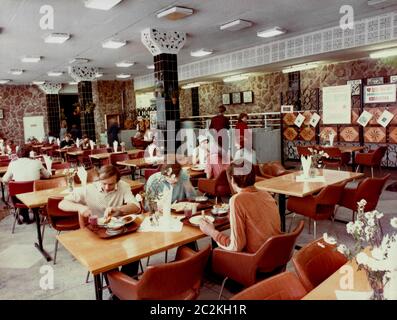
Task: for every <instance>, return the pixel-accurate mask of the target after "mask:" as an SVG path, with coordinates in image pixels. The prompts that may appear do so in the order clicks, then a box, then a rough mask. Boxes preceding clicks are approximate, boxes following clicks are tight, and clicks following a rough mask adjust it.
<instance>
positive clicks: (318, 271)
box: [292, 238, 347, 292]
mask: <svg viewBox="0 0 397 320" xmlns="http://www.w3.org/2000/svg"><path fill="white" fill-rule="evenodd" d="M318 243H321V246H320V245H319V244H318ZM346 262H347V259H346V257H345V256H344V255H343V254H341V253H339V252H338V251H336V250H335V246H332V245H329V244H327V243H326V242H324V240H323V239H322V238H320V239H318V240H315V241H313V242H311V243H309V244H308V245H306V246H304V247H303V248H302V249H300V250H299V251H298V252H297V253H296V254H295V255H294V256H293V257H292V263H293V264H294V267H295V271H296V273H297V275H298V277H299V279H300V281H301V283H302V284H303V286H304V287H305V288H306V290H307V291H308V292H309V291H311V290H313V289H314V288H315V287H317V286H318V285H319V284H320V283H321V282H323V281H324V280H325V279H327V278H328V277H329V276H330V275H331V274H333V273H334V272H335V271H337V270H338V269H339V268H340V267H341V266H343V265H344V264H345V263H346Z"/></svg>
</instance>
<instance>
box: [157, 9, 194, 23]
mask: <svg viewBox="0 0 397 320" xmlns="http://www.w3.org/2000/svg"><path fill="white" fill-rule="evenodd" d="M191 14H193V9H190V8H184V7H172V8H169V9H165V10H163V11H161V12H159V13H158V14H157V18H167V19H170V20H178V19H182V18H184V17H187V16H190V15H191Z"/></svg>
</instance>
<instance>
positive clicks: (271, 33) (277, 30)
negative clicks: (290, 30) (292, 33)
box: [256, 27, 287, 38]
mask: <svg viewBox="0 0 397 320" xmlns="http://www.w3.org/2000/svg"><path fill="white" fill-rule="evenodd" d="M286 32H287V31H286V30H285V29H283V28H281V27H274V28H271V29H266V30H263V31H259V32H257V34H256V35H257V36H258V37H261V38H271V37H276V36H279V35H282V34H284V33H286Z"/></svg>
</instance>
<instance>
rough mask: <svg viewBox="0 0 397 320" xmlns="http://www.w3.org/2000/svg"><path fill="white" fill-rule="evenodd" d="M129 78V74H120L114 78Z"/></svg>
mask: <svg viewBox="0 0 397 320" xmlns="http://www.w3.org/2000/svg"><path fill="white" fill-rule="evenodd" d="M129 77H131V75H130V74H125V73H121V74H118V75H117V76H116V78H119V79H127V78H129Z"/></svg>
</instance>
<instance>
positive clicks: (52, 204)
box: [47, 197, 80, 264]
mask: <svg viewBox="0 0 397 320" xmlns="http://www.w3.org/2000/svg"><path fill="white" fill-rule="evenodd" d="M62 199H63V197H49V198H48V202H47V212H48V220H49V222H50V224H51V226H52V227H53V228H54V229H55V230H56V231H58V232H57V234H58V235H59V234H60V233H61V232H62V231H70V230H77V229H80V225H79V216H78V213H77V211H63V210H61V209H59V208H58V204H59V202H61V201H62ZM57 252H58V239H56V240H55V251H54V264H55V263H56V260H57Z"/></svg>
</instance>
